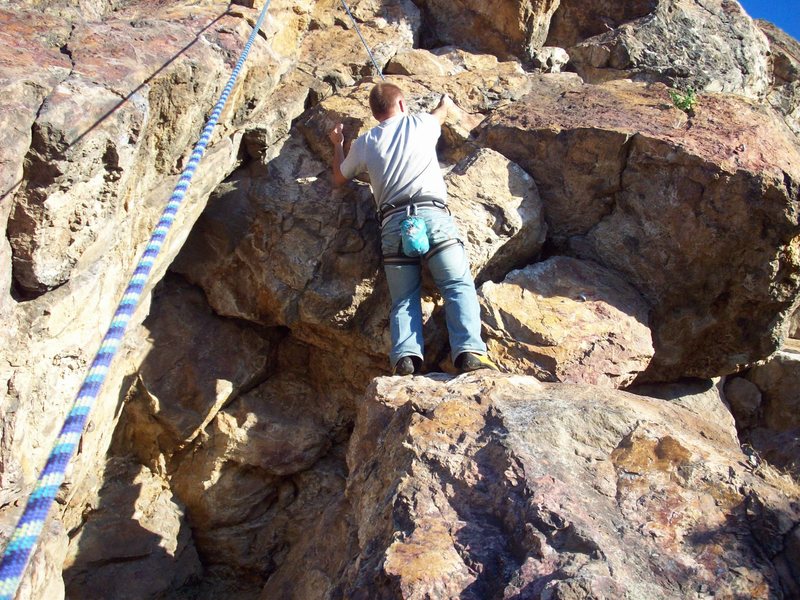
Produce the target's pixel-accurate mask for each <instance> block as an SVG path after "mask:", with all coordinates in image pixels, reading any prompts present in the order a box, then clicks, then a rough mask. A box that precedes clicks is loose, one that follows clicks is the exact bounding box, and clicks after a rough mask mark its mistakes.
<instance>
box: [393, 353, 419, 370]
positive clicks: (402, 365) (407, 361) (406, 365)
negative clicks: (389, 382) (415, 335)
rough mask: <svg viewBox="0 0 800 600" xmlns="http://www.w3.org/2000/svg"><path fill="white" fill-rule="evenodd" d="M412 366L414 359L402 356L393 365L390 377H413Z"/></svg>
mask: <svg viewBox="0 0 800 600" xmlns="http://www.w3.org/2000/svg"><path fill="white" fill-rule="evenodd" d="M414 366H415V365H414V359H413V358H412V357H410V356H404V357H403V358H401V359H400V360H398V361H397V363H395V365H394V368H393V369H392V375H413V374H414V370H415V368H414Z"/></svg>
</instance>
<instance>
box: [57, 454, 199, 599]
mask: <svg viewBox="0 0 800 600" xmlns="http://www.w3.org/2000/svg"><path fill="white" fill-rule="evenodd" d="M105 475H106V483H105V485H104V486H103V489H102V490H101V492H100V498H99V503H98V505H97V506H95V507H93V508H92V509H91V510H87V511H86V513H85V514H84V522H83V523H82V524H81V527H80V528H79V529H78V531H76V532H75V534H74V535H73V536H71V539H70V548H69V553H68V555H67V557H66V560H65V563H64V579H65V583H66V588H67V594H68V595H69V597H71V598H109V597H111V598H119V599H120V600H123V599H130V600H133V599H134V598H156V597H159V596H160V595H161V594H163V593H164V592H166V591H168V590H170V589H176V588H178V587H180V586H182V585H183V584H185V583H186V582H187V581H189V580H191V579H192V578H196V577H198V576H199V574H200V572H201V569H202V567H201V565H200V561H199V560H198V557H197V552H196V550H195V548H194V543H193V541H192V535H191V532H190V530H189V525H188V524H187V523H186V521H185V519H184V511H183V507H182V506H181V505H180V504H178V503H177V502H176V501H175V499H174V498H173V495H172V493H171V492H170V491H169V486H168V484H167V482H166V481H164V480H163V479H161V478H160V477H158V476H156V475H154V474H153V473H151V472H150V471H149V470H148V469H147V468H145V467H142V466H141V465H138V464H135V463H132V462H129V461H125V460H124V459H122V460H120V459H112V460H111V461H110V462H109V463H108V465H106V473H105Z"/></svg>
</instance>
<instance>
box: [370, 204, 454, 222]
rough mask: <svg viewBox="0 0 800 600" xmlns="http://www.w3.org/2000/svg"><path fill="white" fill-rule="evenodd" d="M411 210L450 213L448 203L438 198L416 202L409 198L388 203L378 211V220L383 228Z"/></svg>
mask: <svg viewBox="0 0 800 600" xmlns="http://www.w3.org/2000/svg"><path fill="white" fill-rule="evenodd" d="M411 208H414V209H416V208H438V209H441V210H445V211H447V212H448V214H449V213H450V210H449V209H448V208H447V203H446V202H444V201H442V200H438V199H436V198H423V199H421V200H415V199H413V198H407V199H405V200H398V201H396V202H387V203H385V204H383V205H382V206H381V207H380V209H378V220H379V221H380V222H381V227H383V226H384V225H385V224H386V221H387V220H388V219H389V218H390V217H393V216H394V215H396V214H397V213H400V212H406V211H408V210H409V209H411Z"/></svg>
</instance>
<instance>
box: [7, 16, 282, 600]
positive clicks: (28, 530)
mask: <svg viewBox="0 0 800 600" xmlns="http://www.w3.org/2000/svg"><path fill="white" fill-rule="evenodd" d="M270 1H271V0H267V2H266V3H265V4H264V8H263V9H262V10H261V14H260V15H259V17H258V20H257V21H256V24H255V26H254V27H253V31H252V33H251V34H250V37H249V39H248V40H247V43H246V44H245V46H244V49H243V50H242V53H241V55H240V56H239V60H238V61H237V62H236V66H235V67H234V69H233V72H232V73H231V76H230V79H229V80H228V83H227V85H226V86H225V89H224V90H223V91H222V94H221V95H220V97H219V100H218V101H217V104H216V105H215V106H214V109H213V111H212V112H211V116H210V117H209V119H208V121H207V122H206V125H205V128H204V129H203V133H202V135H201V136H200V140H199V141H198V142H197V144H196V145H195V147H194V150H193V151H192V154H191V157H190V158H189V162H188V164H187V166H186V168H185V169H184V170H183V172H182V173H181V176H180V178H179V179H178V183H177V185H176V186H175V189H174V191H173V192H172V195H171V196H170V199H169V201H168V203H167V205H166V207H165V208H164V210H163V212H162V213H161V218H160V219H159V221H158V223H157V224H156V227H155V229H154V230H153V233H152V234H151V236H150V240H149V242H148V244H147V247H146V248H145V251H144V254H143V255H142V257H141V259H140V260H139V264H138V265H137V266H136V270H135V271H134V272H133V276H132V277H131V279H130V281H129V282H128V287H127V288H126V289H125V293H124V294H123V296H122V300H121V301H120V303H119V304H118V305H117V310H116V312H115V313H114V317H113V319H112V320H111V326H110V327H109V328H108V331H107V332H106V334H105V337H104V338H103V341H102V344H101V345H100V350H98V352H97V354H96V355H95V357H94V360H93V361H92V364H91V367H90V368H89V373H88V374H87V376H86V378H85V379H84V380H83V384H82V385H81V388H80V390H79V392H78V395H77V397H76V398H75V401H74V403H73V405H72V408H71V410H70V412H69V414H68V415H67V419H66V421H65V422H64V425H63V426H62V428H61V433H60V434H59V436H58V438H57V440H56V442H55V444H54V446H53V449H52V450H51V452H50V456H49V458H48V459H47V464H46V465H45V467H44V469H43V470H42V472H41V474H40V475H39V479H38V481H37V483H36V487H35V488H34V490H33V493H32V494H31V496H30V497H29V498H28V502H27V504H26V505H25V510H24V512H23V513H22V516H21V517H20V519H19V521H18V522H17V526H16V529H15V530H14V533H13V535H12V536H11V539H10V540H9V542H8V545H7V546H6V548H5V551H4V552H3V558H2V562H0V600H11V599H12V598H13V597H14V595H15V594H16V591H17V588H18V587H19V583H20V580H21V579H22V575H23V574H24V573H25V568H26V566H27V564H28V560H29V558H30V555H31V554H32V552H33V549H34V547H35V546H36V543H37V542H38V540H39V536H40V534H41V532H42V529H43V527H44V523H45V520H46V519H47V514H48V512H49V511H50V507H51V505H52V504H53V500H54V499H55V496H56V493H57V492H58V489H59V487H60V486H61V484H62V483H63V482H64V478H65V472H66V469H67V465H68V464H69V461H70V460H71V459H72V456H73V454H74V453H75V450H76V448H77V446H78V442H79V441H80V439H81V435H82V434H83V430H84V427H85V425H86V420H87V418H88V415H89V412H90V411H91V409H92V406H93V404H94V402H95V400H96V399H97V396H98V395H99V393H100V389H101V387H102V385H103V383H104V381H105V379H106V375H107V374H108V370H109V367H110V365H111V361H112V360H113V359H114V356H115V354H116V353H117V350H118V349H119V346H120V343H121V342H122V338H123V336H124V334H125V330H126V329H127V327H128V322H129V321H130V319H131V317H132V316H133V313H134V311H135V310H136V307H137V306H138V304H139V300H140V298H141V295H142V292H144V290H145V287H146V285H147V283H148V280H149V276H150V270H151V269H152V267H153V263H154V262H155V259H156V257H157V256H158V254H159V252H160V251H161V248H162V246H163V244H164V241H165V239H166V237H167V233H168V232H169V229H170V228H171V227H172V224H173V222H174V221H175V216H176V214H177V212H178V209H179V208H180V205H181V202H182V201H183V199H184V197H185V196H186V192H187V190H188V189H189V184H190V183H191V180H192V177H193V176H194V173H195V171H196V170H197V166H198V165H199V164H200V159H201V158H202V157H203V154H204V152H205V150H206V146H207V145H208V142H209V140H211V134H212V133H213V131H214V128H215V127H216V125H217V121H218V120H219V117H220V115H221V114H222V110H223V108H224V107H225V104H226V103H227V101H228V96H229V95H230V94H231V91H232V90H233V86H234V84H235V83H236V79H237V78H238V77H239V73H240V72H241V70H242V66H243V65H244V62H245V60H247V55H248V54H249V53H250V48H251V47H252V45H253V43H254V42H255V39H256V37H257V36H258V33H259V31H260V30H261V25H262V23H263V22H264V18H265V17H266V15H267V9H268V8H269V5H270Z"/></svg>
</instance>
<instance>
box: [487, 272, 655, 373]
mask: <svg viewBox="0 0 800 600" xmlns="http://www.w3.org/2000/svg"><path fill="white" fill-rule="evenodd" d="M479 296H480V302H481V316H482V321H483V324H484V332H485V338H486V342H487V345H488V347H489V354H490V356H491V357H492V360H494V361H495V362H496V363H497V364H498V365H500V366H501V367H503V368H504V369H506V370H508V371H511V372H514V373H524V374H526V375H533V376H535V377H537V378H538V379H540V380H542V381H561V382H565V383H587V384H594V385H598V386H603V387H611V388H619V387H625V386H626V385H628V384H630V383H631V382H632V381H633V380H634V379H635V378H636V376H637V375H638V374H639V373H641V372H642V371H644V370H645V369H646V368H647V364H648V363H649V362H650V359H651V358H652V356H653V345H652V342H651V340H650V330H649V329H648V327H647V321H648V306H647V304H646V303H645V302H644V300H643V299H642V298H641V296H640V295H639V293H638V292H637V291H636V290H635V289H633V288H632V287H631V286H630V285H628V284H626V283H625V282H624V281H623V280H622V279H620V278H619V277H617V276H616V275H614V274H613V273H610V272H609V271H608V270H606V269H604V268H602V267H600V266H599V265H596V264H594V263H591V262H583V261H580V260H576V259H574V258H567V257H554V258H550V259H548V260H546V261H544V262H540V263H536V264H534V265H531V266H529V267H526V268H525V269H522V270H519V271H512V272H511V273H510V274H509V275H508V276H507V277H506V278H505V280H503V282H502V283H492V282H488V283H485V284H484V285H483V286H482V287H481V288H480V294H479Z"/></svg>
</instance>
